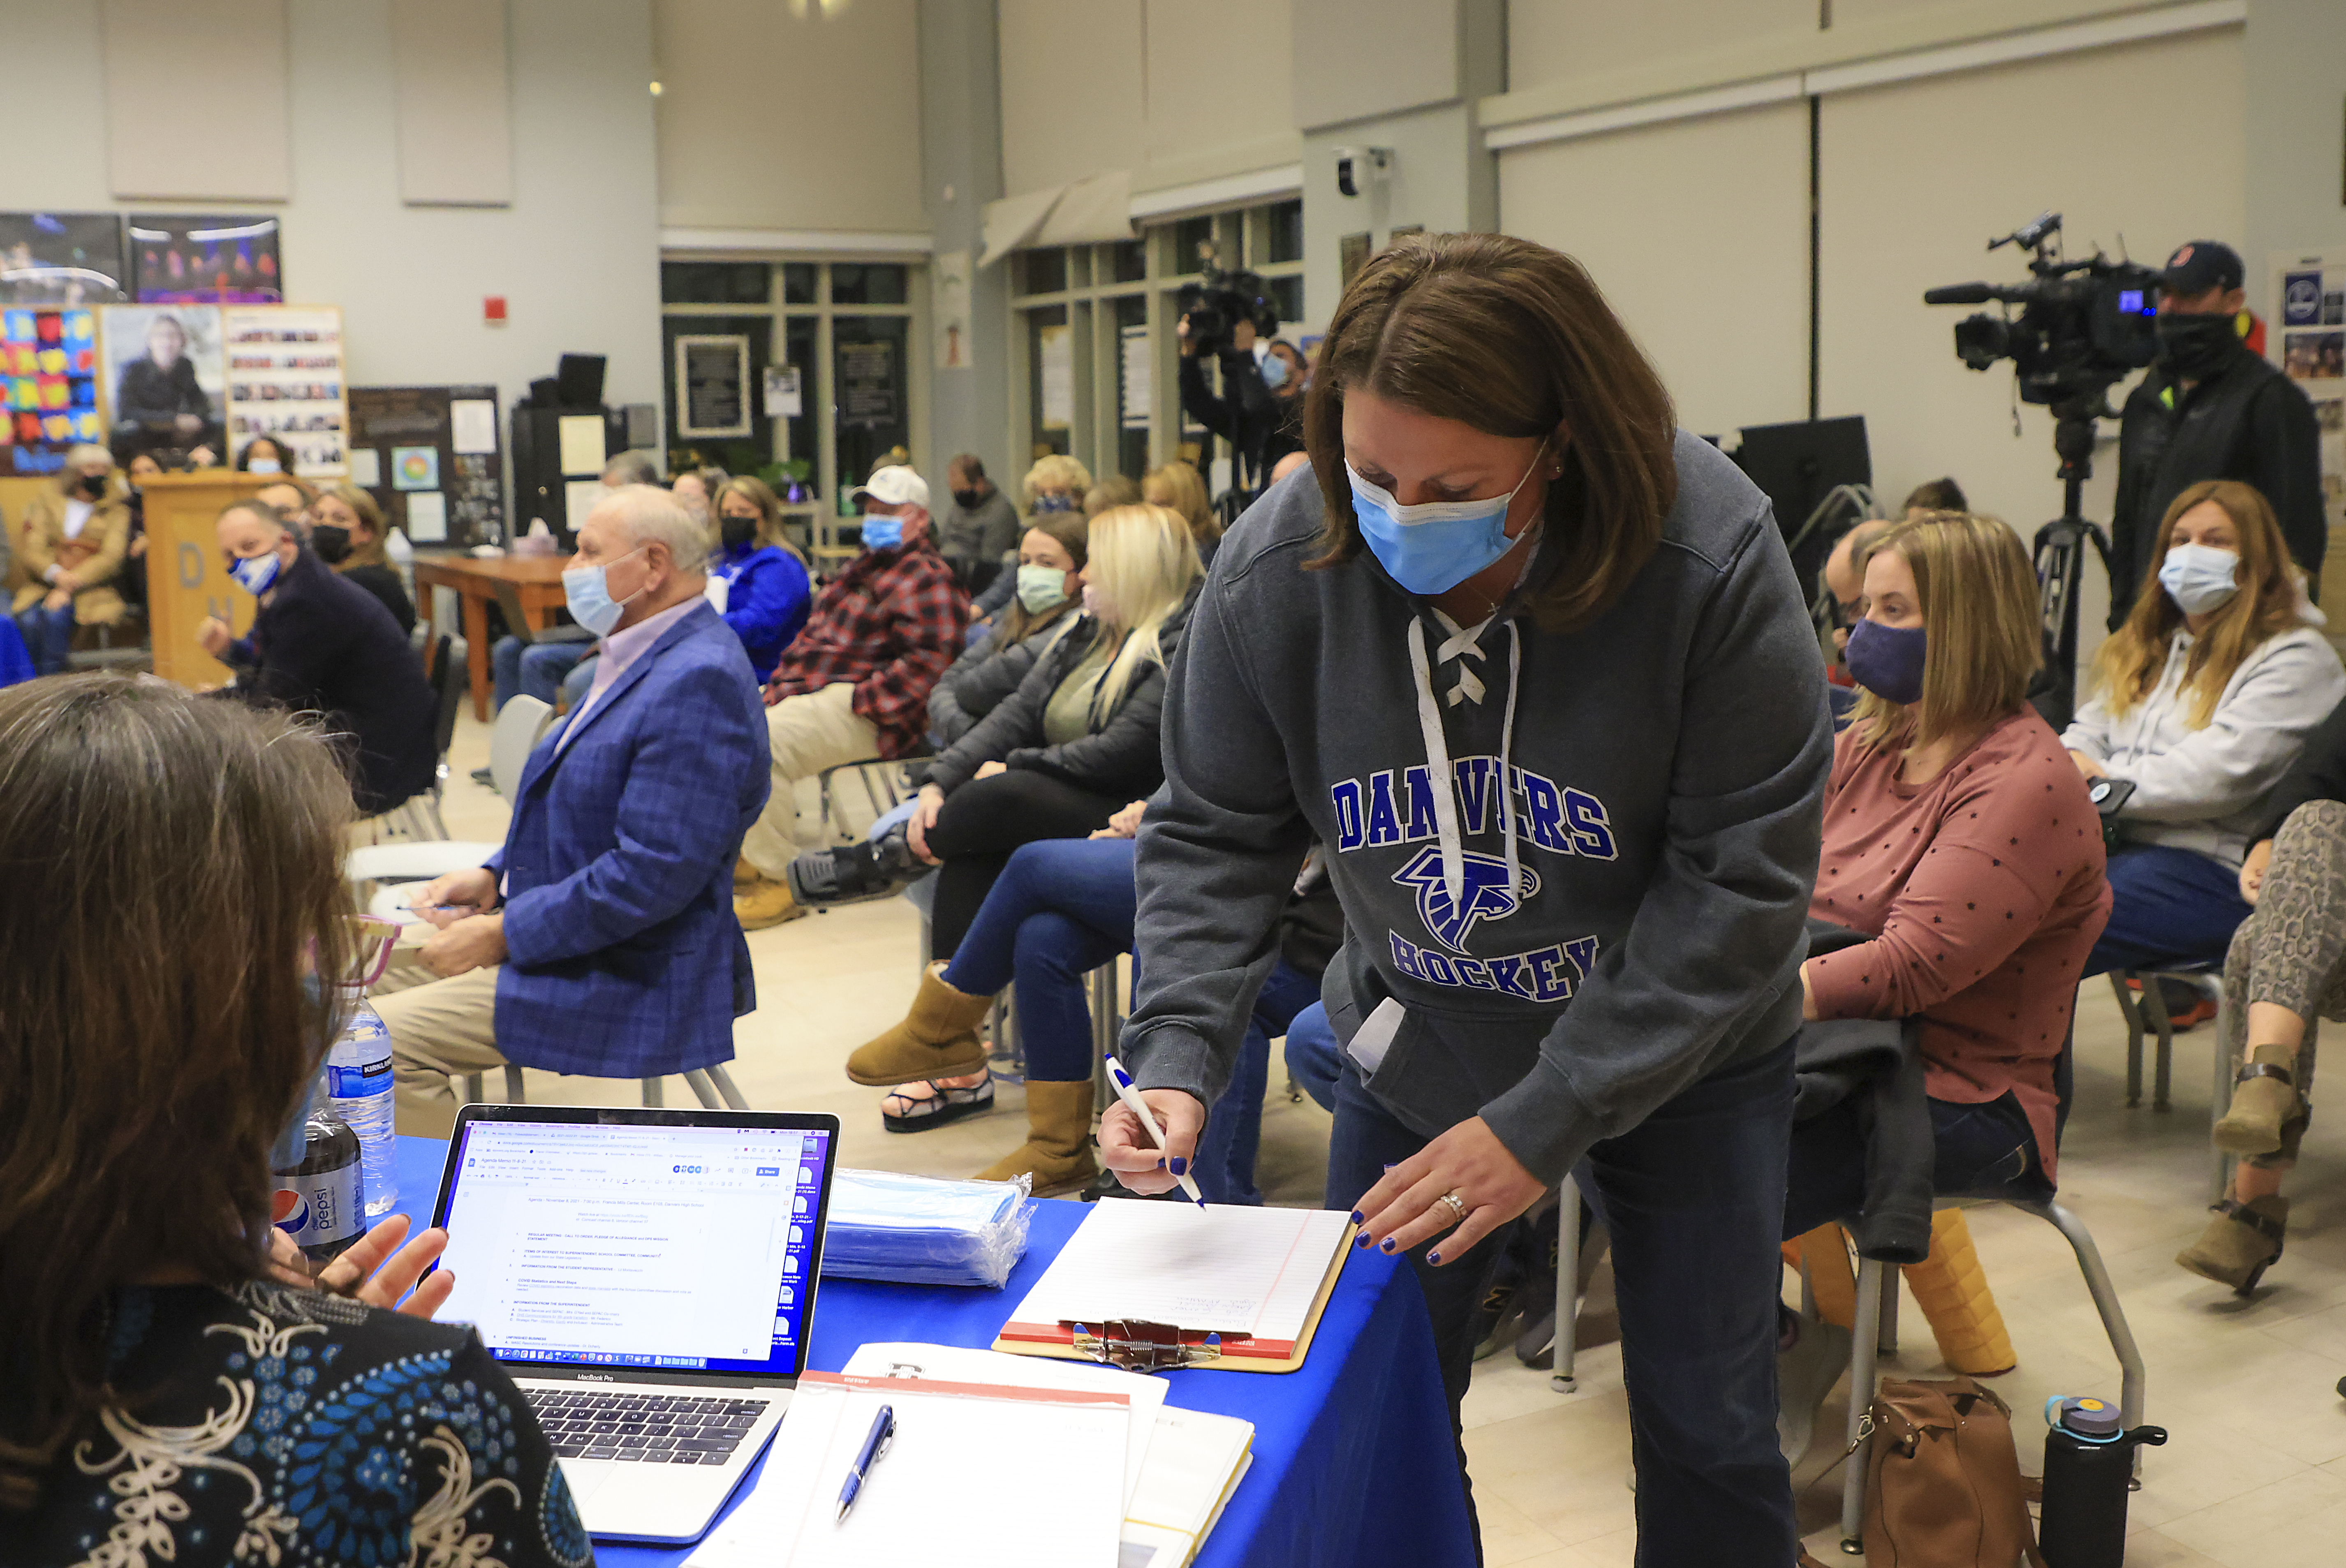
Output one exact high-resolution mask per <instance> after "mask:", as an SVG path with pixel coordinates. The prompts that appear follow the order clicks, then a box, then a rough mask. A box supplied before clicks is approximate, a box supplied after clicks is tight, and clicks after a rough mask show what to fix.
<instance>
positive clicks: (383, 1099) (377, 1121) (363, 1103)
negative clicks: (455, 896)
mask: <svg viewBox="0 0 2346 1568" xmlns="http://www.w3.org/2000/svg"><path fill="white" fill-rule="evenodd" d="M351 923H352V927H353V931H354V934H355V935H356V937H357V943H356V946H357V953H356V956H355V957H354V959H353V961H352V973H351V974H350V975H349V976H348V977H347V978H346V979H345V980H344V981H343V983H342V1007H343V1010H344V1011H345V1012H346V1013H348V1014H349V1017H348V1021H347V1022H346V1023H343V1025H342V1033H340V1034H338V1035H336V1036H335V1037H334V1044H333V1047H332V1049H331V1050H330V1051H328V1052H327V1053H326V1096H327V1103H328V1104H329V1105H330V1106H331V1108H332V1110H333V1113H334V1115H337V1116H339V1117H341V1118H342V1120H343V1121H344V1122H346V1123H348V1124H349V1125H350V1129H351V1131H352V1132H353V1133H355V1134H357V1135H358V1140H359V1156H360V1161H361V1164H362V1166H363V1168H364V1170H365V1172H366V1217H367V1218H369V1219H371V1220H372V1219H380V1218H382V1217H383V1216H384V1215H386V1214H389V1213H390V1212H391V1207H392V1205H393V1204H395V1203H397V1202H398V1201H399V1162H398V1155H397V1152H396V1151H397V1148H398V1145H396V1144H395V1143H394V1142H393V1137H394V1134H393V1130H392V1095H391V1031H390V1030H389V1029H387V1028H385V1027H384V1026H383V1022H382V1014H381V1013H377V1012H376V1011H375V1010H374V1007H373V1005H372V1003H369V1002H368V1001H367V998H366V988H367V987H368V986H370V985H372V984H373V983H375V982H376V981H377V980H380V979H381V978H382V971H383V966H384V964H385V963H387V962H389V961H390V956H391V942H392V940H393V938H394V937H395V936H396V935H397V934H398V928H397V927H396V926H393V925H392V924H391V923H390V922H389V921H378V920H373V919H371V918H368V917H365V916H361V917H359V918H357V919H355V920H353V921H352V922H351Z"/></svg>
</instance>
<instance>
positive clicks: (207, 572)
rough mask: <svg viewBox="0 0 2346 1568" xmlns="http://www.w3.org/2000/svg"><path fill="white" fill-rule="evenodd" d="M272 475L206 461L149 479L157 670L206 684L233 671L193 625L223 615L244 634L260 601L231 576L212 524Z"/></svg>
mask: <svg viewBox="0 0 2346 1568" xmlns="http://www.w3.org/2000/svg"><path fill="white" fill-rule="evenodd" d="M274 477H275V476H274V475H272V474H267V473H238V472H236V471H235V470H233V469H228V468H207V469H202V470H200V471H199V472H197V473H165V474H158V475H157V476H156V477H155V478H152V479H149V480H148V481H147V482H146V486H145V491H144V494H145V496H146V501H147V559H146V565H147V618H148V626H150V627H151V628H152V630H153V633H154V642H155V673H156V674H157V675H159V676H161V677H163V678H164V679H165V680H172V681H177V682H179V684H180V685H181V686H184V687H189V689H191V690H195V691H205V690H209V688H211V687H216V686H218V685H219V684H220V683H221V682H223V681H225V680H227V679H228V677H229V668H228V666H226V665H224V664H222V663H221V662H220V661H219V660H218V659H216V658H214V657H212V656H211V655H209V654H208V653H206V652H204V650H203V647H202V645H200V644H199V643H198V642H197V641H196V628H197V627H198V626H201V625H203V622H204V617H205V616H219V618H220V619H222V620H224V621H226V622H228V624H229V625H230V626H233V627H235V628H236V635H237V636H243V635H244V634H245V633H246V632H248V631H250V630H251V629H252V616H253V612H254V610H255V609H256V608H257V607H258V606H257V605H256V603H255V601H254V599H253V596H251V595H250V594H248V593H246V592H245V591H244V590H243V589H242V588H240V587H238V586H237V585H236V584H235V583H234V582H233V581H231V580H230V577H229V575H228V566H227V565H226V563H225V562H224V561H223V560H222V558H221V555H220V547H219V535H217V534H215V533H214V532H213V531H212V524H214V523H215V522H217V521H218V520H219V514H220V509H221V508H222V507H224V506H226V505H227V504H229V503H230V502H231V501H241V500H243V499H244V498H245V497H246V496H248V495H251V494H254V493H256V492H258V491H260V490H263V489H266V488H267V487H268V486H269V484H270V482H271V480H272V479H273V478H274Z"/></svg>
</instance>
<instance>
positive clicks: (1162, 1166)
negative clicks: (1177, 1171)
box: [1157, 1160, 1165, 1170]
mask: <svg viewBox="0 0 2346 1568" xmlns="http://www.w3.org/2000/svg"><path fill="white" fill-rule="evenodd" d="M1157 1168H1158V1170H1163V1169H1164V1168H1165V1162H1164V1161H1163V1160H1158V1162H1157Z"/></svg>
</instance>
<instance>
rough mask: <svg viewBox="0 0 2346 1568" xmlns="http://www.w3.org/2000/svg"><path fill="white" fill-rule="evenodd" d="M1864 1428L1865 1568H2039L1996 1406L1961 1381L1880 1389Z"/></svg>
mask: <svg viewBox="0 0 2346 1568" xmlns="http://www.w3.org/2000/svg"><path fill="white" fill-rule="evenodd" d="M1872 1421H1873V1441H1872V1446H1871V1447H1870V1448H1869V1449H1868V1450H1867V1453H1866V1475H1865V1561H1866V1565H1867V1568H2014V1565H2015V1563H2019V1562H2020V1560H2021V1559H2022V1558H2023V1557H2025V1558H2026V1559H2027V1560H2028V1561H2029V1563H2032V1564H2034V1568H2045V1559H2044V1557H2043V1556H2042V1555H2041V1554H2039V1553H2038V1552H2037V1550H2036V1532H2035V1528H2034V1527H2033V1526H2032V1525H2031V1524H2030V1522H2029V1518H2028V1504H2027V1502H2025V1499H2024V1497H2023V1494H2022V1492H2021V1482H2020V1460H2019V1456H2018V1455H2017V1454H2016V1453H2015V1451H2014V1450H2013V1446H2012V1411H2011V1410H2009V1409H2008V1408H2006V1406H2005V1405H2004V1401H2003V1400H2000V1399H1997V1398H1996V1397H1995V1395H1994V1394H1993V1393H1991V1392H1989V1391H1988V1390H1985V1389H1983V1388H1981V1387H1980V1386H1979V1385H1978V1384H1977V1383H1974V1382H1973V1381H1972V1380H1970V1379H1969V1378H1950V1379H1948V1380H1946V1381H1944V1382H1924V1381H1904V1380H1884V1381H1883V1382H1882V1388H1881V1391H1880V1392H1879V1393H1877V1394H1876V1395H1875V1396H1874V1400H1873V1409H1872Z"/></svg>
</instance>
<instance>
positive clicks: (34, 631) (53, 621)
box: [16, 599, 74, 675]
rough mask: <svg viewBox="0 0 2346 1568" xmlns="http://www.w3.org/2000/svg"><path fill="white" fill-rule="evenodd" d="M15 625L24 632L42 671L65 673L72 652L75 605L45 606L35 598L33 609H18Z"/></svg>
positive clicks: (29, 650) (34, 660) (47, 673)
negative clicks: (48, 608) (55, 608)
mask: <svg viewBox="0 0 2346 1568" xmlns="http://www.w3.org/2000/svg"><path fill="white" fill-rule="evenodd" d="M16 629H17V631H18V632H20V633H22V634H23V635H24V638H25V651H26V653H28V654H31V655H32V656H33V667H34V668H35V669H36V670H37V671H39V672H40V673H41V674H43V675H62V674H64V673H65V668H66V656H67V655H69V654H71V653H72V652H73V635H74V607H73V606H71V605H70V604H68V605H67V606H66V607H65V608H63V609H61V610H46V609H43V608H42V607H41V604H40V601H39V600H37V599H36V600H35V601H34V602H33V607H32V608H31V609H28V610H23V611H19V612H18V613H17V616H16Z"/></svg>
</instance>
